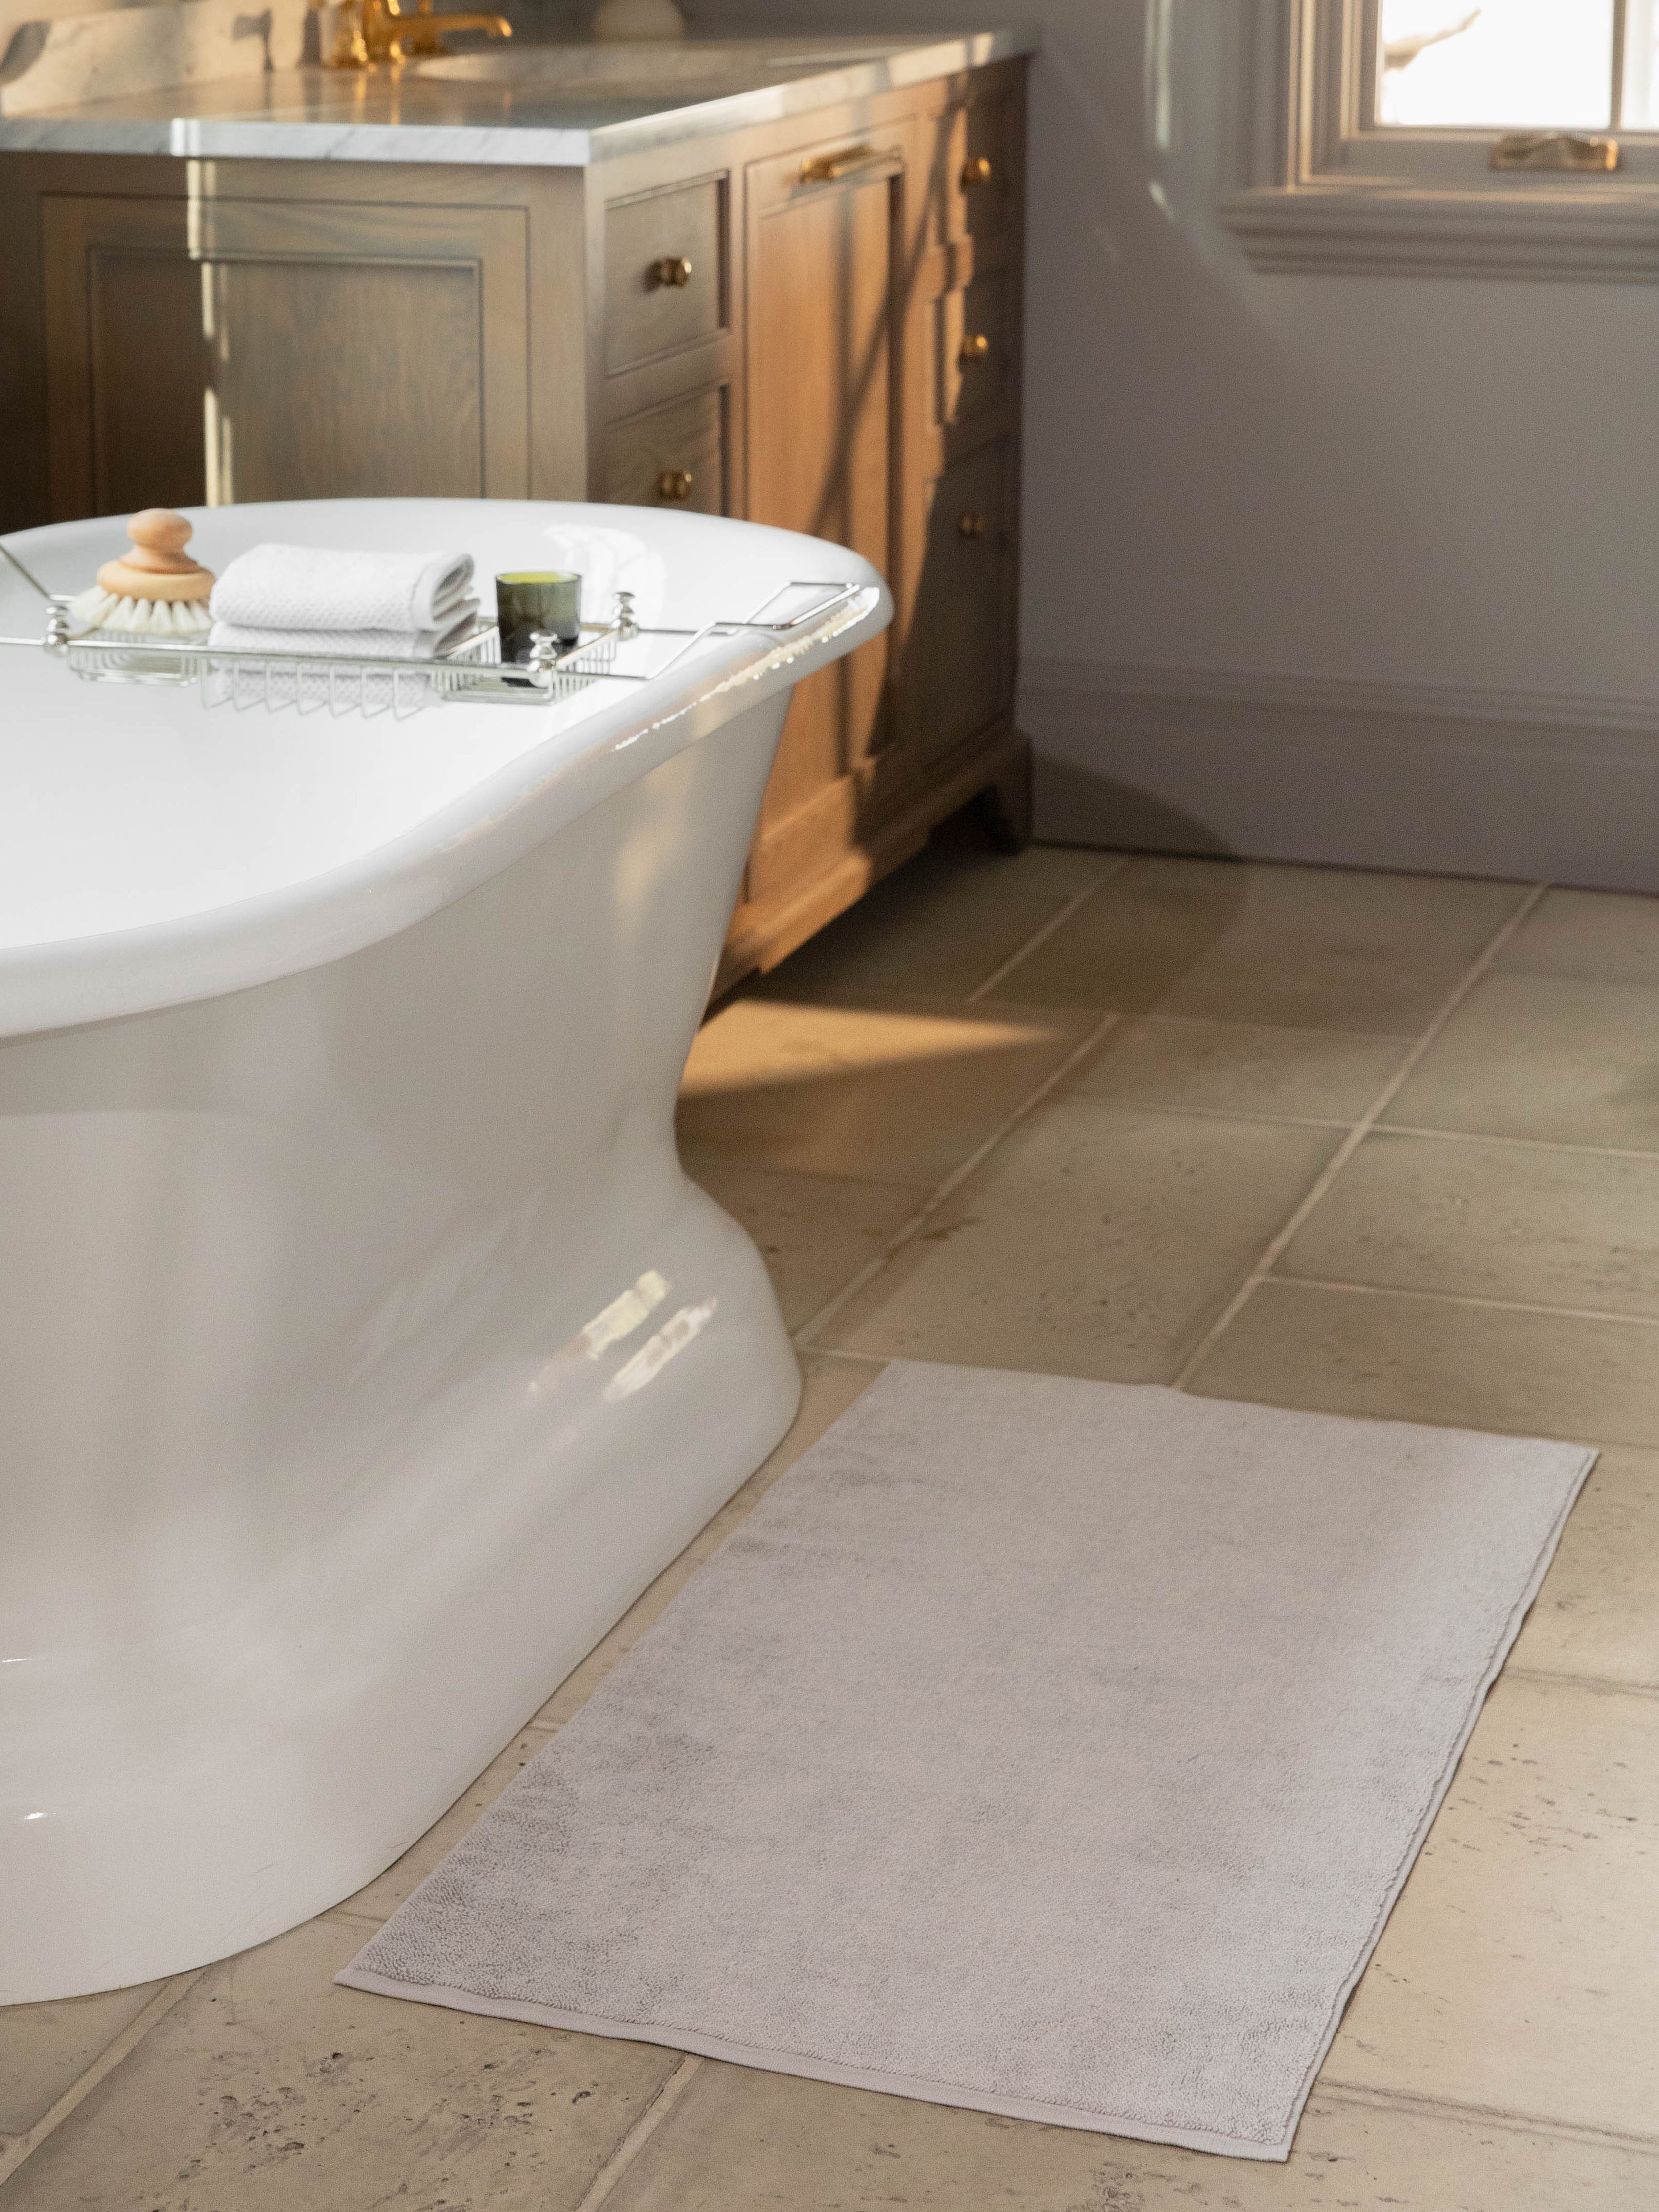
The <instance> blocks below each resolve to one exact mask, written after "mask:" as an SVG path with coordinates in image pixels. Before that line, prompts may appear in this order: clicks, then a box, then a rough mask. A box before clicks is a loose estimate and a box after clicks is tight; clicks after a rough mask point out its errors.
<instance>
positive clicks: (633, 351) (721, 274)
mask: <svg viewBox="0 0 1659 2212" xmlns="http://www.w3.org/2000/svg"><path fill="white" fill-rule="evenodd" d="M723 190H724V187H723V186H722V185H721V184H720V182H719V181H718V180H717V179H708V181H706V182H704V183H702V184H697V185H683V186H681V187H680V188H679V189H678V191H659V192H650V193H647V194H646V195H644V196H643V197H640V198H637V199H629V200H613V201H612V202H611V204H610V206H609V207H608V208H607V209H606V210H605V368H606V369H607V370H608V371H609V372H611V374H613V375H614V374H616V373H617V371H618V370H620V369H624V368H634V367H635V366H636V365H637V364H638V363H639V362H645V361H650V360H652V359H653V358H654V357H655V356H657V355H659V354H665V353H669V352H672V351H675V350H677V349H678V348H679V347H681V346H686V345H695V344H696V343H697V341H698V340H699V339H700V338H708V337H713V336H714V334H715V333H716V332H717V331H720V330H723V329H724V328H725V327H726V313H727V311H726V275H725V270H724V268H723V267H722V261H723V256H722V253H721V246H722V243H723V240H724V234H725V228H726V226H725V221H724V217H723V212H722V208H721V197H722V193H723ZM675 259H684V260H686V261H689V262H690V264H691V275H690V279H689V281H688V282H687V283H684V284H683V285H679V284H664V283H659V281H658V280H657V277H656V276H655V274H654V271H655V268H656V264H658V263H659V261H663V260H675Z"/></svg>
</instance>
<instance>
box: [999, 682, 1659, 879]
mask: <svg viewBox="0 0 1659 2212" xmlns="http://www.w3.org/2000/svg"><path fill="white" fill-rule="evenodd" d="M1020 720H1021V725H1022V726H1023V727H1024V729H1025V730H1026V731H1027V732H1029V734H1030V737H1031V738H1032V740H1033V742H1034V745H1035V748H1036V763H1035V767H1036V790H1035V811H1036V835H1037V836H1039V837H1041V838H1045V839H1048V840H1051V841H1054V842H1060V843H1066V844H1079V845H1103V846H1111V847H1116V848H1126V847H1127V848H1133V849H1136V850H1139V851H1146V852H1165V853H1212V854H1237V855H1240V856H1242V857H1245V858H1249V859H1254V860H1306V861H1316V862H1323V863H1326V864H1330V865H1337V866H1350V867H1374V868H1401V869H1411V870H1420V871H1424V872H1431V873H1435V874H1450V875H1474V876H1499V877H1506V878H1521V879H1523V880H1526V881H1528V882H1540V881H1548V882H1552V883H1560V884H1582V885H1585V886H1589V887H1592V888H1595V889H1599V890H1635V891H1659V702H1652V701H1636V700H1620V699H1605V698H1602V699H1596V698H1577V699H1576V698H1568V697H1557V696H1542V695H1538V694H1533V693H1524V694H1523V693H1508V692H1475V691H1461V690H1449V689H1446V688H1443V687H1439V686H1432V685H1427V684H1359V683H1344V682H1340V681H1335V680H1328V679H1324V678H1311V677H1301V676H1263V675H1260V674H1255V673H1244V672H1236V671H1224V670H1208V669H1204V670H1188V669H1168V668H1140V667H1131V666H1126V665H1112V666H1098V665H1093V666H1091V665H1079V664H1074V663H1066V662H1054V661H1050V662H1042V661H1038V662H1035V663H1028V664H1027V665H1026V669H1025V671H1024V678H1023V680H1022V684H1021V689H1020Z"/></svg>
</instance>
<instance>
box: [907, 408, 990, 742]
mask: <svg viewBox="0 0 1659 2212" xmlns="http://www.w3.org/2000/svg"><path fill="white" fill-rule="evenodd" d="M1013 470H1014V454H1013V450H1012V447H1011V446H1010V445H1009V444H1008V443H1006V441H999V442H998V443H997V444H995V445H992V446H983V447H981V448H980V449H979V451H978V452H977V453H969V454H968V455H967V456H966V457H965V458H964V459H962V460H960V461H957V462H956V463H955V464H954V465H952V466H951V467H950V468H949V469H947V470H946V471H945V474H944V475H943V476H942V477H939V478H938V479H937V480H936V481H935V483H934V484H933V494H932V498H931V501H930V504H929V512H928V522H927V550H926V555H925V557H924V559H923V562H922V569H921V583H920V586H919V589H918V591H917V594H916V609H915V621H914V623H913V624H912V626H911V630H910V635H909V639H908V646H907V650H906V653H905V660H904V670H903V685H904V696H905V701H906V724H907V731H906V734H907V739H908V743H910V744H913V745H914V746H915V749H916V753H917V757H918V758H919V759H921V760H922V761H930V760H935V759H937V758H939V756H941V755H942V754H945V753H948V752H950V751H951V750H952V749H953V748H954V747H955V746H957V745H958V744H962V743H963V741H964V740H965V739H966V738H970V737H972V736H973V735H974V733H975V732H976V731H978V730H981V729H983V728H985V727H986V726H987V725H988V724H990V723H993V722H995V721H997V720H1000V719H1002V718H1005V717H1006V714H1007V713H1008V709H1009V706H1010V703H1011V701H1012V695H1013V676H1014V641H1015V635H1016V629H1015V623H1016V612H1017V609H1016V601H1015V592H1016V589H1017V585H1018V577H1017V574H1016V570H1015V564H1014V557H1013V556H1014V548H1013V539H1012V503H1013V495H1014V474H1013ZM964 523H966V524H969V525H970V526H973V525H978V526H979V527H975V528H972V529H971V531H964V528H963V525H964Z"/></svg>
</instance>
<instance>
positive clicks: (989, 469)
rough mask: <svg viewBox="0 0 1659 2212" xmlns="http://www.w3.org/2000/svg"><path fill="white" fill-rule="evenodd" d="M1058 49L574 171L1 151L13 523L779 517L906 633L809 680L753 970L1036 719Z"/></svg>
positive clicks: (1018, 820) (758, 906)
mask: <svg viewBox="0 0 1659 2212" xmlns="http://www.w3.org/2000/svg"><path fill="white" fill-rule="evenodd" d="M1023 229H1024V64H1023V63H1021V62H1018V61H1013V62H1004V63H1000V64H994V66H992V67H989V68H986V69H982V70H972V71H968V72H965V73H963V75H961V76H957V77H952V78H950V79H946V80H939V81H938V82H932V83H928V84H924V85H921V86H918V87H914V88H909V89H908V90H906V91H905V92H902V93H893V94H884V95H881V96H880V97H878V98H876V99H872V100H864V101H860V102H859V103H857V104H856V105H853V106H847V107H845V108H841V109H829V110H825V109H819V110H816V111H812V112H808V113H805V114H802V115H799V116H795V117H793V118H789V119H787V120H786V121H784V122H781V123H775V124H770V125H763V126H757V127H753V128H750V129H746V130H744V131H734V132H732V133H730V134H729V135H727V136H726V137H721V138H714V139H708V138H704V139H700V140H696V141H693V142H690V143H682V144H679V145H675V146H668V147H665V148H662V149H659V150H657V151H656V152H654V153H652V154H648V155H630V156H627V157H623V158H617V159H613V160H608V161H603V162H595V163H594V164H593V165H592V166H591V167H588V168H587V169H586V170H580V169H522V170H520V169H511V168H506V167H491V168H465V167H448V166H440V165H425V166H418V165H413V164H411V165H408V166H404V165H401V164H398V165H393V164H390V163H380V162H374V163H368V162H363V163H353V164H346V163H333V162H299V161H193V160H192V161H185V160H174V159H170V158H165V157H160V156H142V157H140V156H133V157H129V156H125V155H47V154H27V155H24V154H14V155H0V241H3V243H0V270H3V283H0V408H3V419H5V420H6V421H7V422H9V424H10V425H12V426H14V432H13V435H12V436H11V437H10V439H9V453H8V456H7V470H8V473H7V477H6V480H5V482H4V483H3V486H0V500H3V512H0V523H3V526H6V527H10V528H15V527H19V526H24V525H27V524H29V523H33V522H39V521H44V520H64V519H69V518H70V517H74V516H78V515H85V514H96V513H125V512H127V511H129V510H131V508H134V507H143V506H149V505H155V504H167V505H190V504H195V503H198V502H206V503H216V502H219V501H232V500H260V499H281V498H310V497H320V496H333V497H339V496H343V495H364V496H372V495H395V494H426V495H448V496H461V497H467V496H485V497H493V498H526V497H528V498H580V497H588V498H598V499H605V500H614V501H623V502H626V503H629V504H639V505H647V506H653V505H666V506H680V507H685V508H687V509H690V510H695V511H696V512H699V513H728V514H735V515H743V516H747V517H749V518H750V519H752V520H756V521H760V522H767V523H772V524H776V525H778V526H782V527H785V528H788V529H792V530H799V531H804V532H808V533H811V534H812V535H816V536H821V537H826V538H832V539H835V540H836V541H837V542H839V543H842V544H848V545H851V546H853V547H854V548H855V550H858V551H859V552H860V553H861V554H863V555H864V556H866V558H867V559H869V560H870V561H871V562H873V563H874V564H875V565H876V567H877V568H879V569H880V570H881V571H882V573H883V574H884V575H886V576H887V577H888V579H889V580H890V584H891V586H892V588H893V592H894V596H895V600H896V620H895V623H894V625H893V627H892V629H891V630H890V631H889V632H888V633H887V634H886V635H884V637H882V638H880V639H878V640H876V641H872V642H871V643H870V644H868V645H866V646H865V647H862V648H861V649H860V652H859V653H855V654H854V655H853V656H851V658H850V659H847V660H845V661H842V662H841V663H839V664H837V665H836V667H835V668H833V669H829V670H826V671H823V673H822V674H820V675H818V676H817V677H814V678H811V679H810V680H809V681H808V682H807V683H805V684H802V685H801V687H800V689H799V692H798V693H797V696H796V700H795V702H794V705H793V708H792V711H791V714H790V718H789V722H788V726H787V729H786V731H785V733H784V738H783V742H782V744H781V748H780V751H779V756H778V760H777V763H776V766H775V769H774V773H773V775H772V779H771V781H770V783H769V787H768V790H767V793H766V799H765V803H764V806H763V812H762V817H761V822H760V826H759V829H758V831H757V837H756V841H755V844H754V848H753V850H752V852H751V854H750V861H749V866H748V871H747V875H746V878H745V883H744V891H743V896H742V898H741V900H740V902H739V904H738V909H737V912H736V914H735V915H734V916H733V920H732V932H731V936H730V939H729V940H728V944H727V950H726V960H725V963H724V964H723V967H722V970H721V981H722V982H725V983H729V982H731V981H735V980H736V979H737V978H738V976H740V975H743V974H744V973H745V972H747V971H749V970H750V969H754V968H757V967H759V968H767V967H770V966H772V965H773V964H774V963H775V962H776V961H778V960H780V959H781V958H782V957H784V955H785V954H786V953H787V952H788V951H792V950H793V947H794V946H795V945H798V944H799V943H800V942H801V941H802V940H803V939H805V937H807V936H809V935H810V934H811V933H812V932H813V931H814V930H815V929H817V928H819V927H822V926H823V923H824V922H825V921H829V919H830V918H831V917H832V916H833V915H835V914H836V913H838V912H839V911H840V910H841V909H842V908H843V907H845V906H847V905H848V904H850V903H851V902H853V900H854V899H855V898H857V897H858V896H860V893H861V892H862V891H863V890H865V889H866V887H867V886H868V885H869V884H871V883H872V882H873V881H874V880H875V879H876V878H878V876H880V875H882V874H884V872H886V871H887V870H888V869H890V868H891V867H893V866H896V864H897V863H898V862H899V861H900V860H903V859H905V858H906V857H907V856H908V854H910V853H912V852H914V851H915V849H917V848H918V847H920V845H921V843H922V842H923V841H924V840H925V838H926V836H927V833H928V831H929V829H931V828H932V827H933V824H934V823H936V822H938V821H939V819H941V818H942V817H943V816H944V815H945V814H946V813H949V812H951V811H954V810H955V809H956V808H957V806H959V805H962V804H963V802H964V801H965V800H967V799H970V798H973V797H974V796H975V794H977V793H987V794H988V795H989V796H990V797H991V799H993V800H994V809H993V811H994V814H995V815H996V817H997V818H998V819H999V820H1000V823H1001V827H1002V829H1003V832H1004V834H1005V836H1006V837H1007V838H1008V839H1010V840H1011V841H1017V840H1018V837H1019V836H1021V835H1023V817H1024V806H1025V803H1026V800H1025V790H1026V759H1027V748H1026V747H1025V745H1024V743H1023V741H1022V740H1021V739H1019V738H1018V736H1017V734H1016V732H1015V731H1014V727H1013V722H1012V698H1013V679H1014V665H1015V640H1016V627H1015V625H1016V617H1017V605H1016V591H1017V575H1018V557H1017V541H1018V480H1019V479H1018V420H1019V368H1020V326H1021V289H1020V288H1021V273H1022V253H1021V246H1022V237H1023Z"/></svg>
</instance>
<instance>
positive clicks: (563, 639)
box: [495, 568, 582, 667]
mask: <svg viewBox="0 0 1659 2212" xmlns="http://www.w3.org/2000/svg"><path fill="white" fill-rule="evenodd" d="M581 595H582V580H581V578H580V576H578V575H573V574H571V573H570V572H569V571H568V570H567V569H562V568H520V569H515V570H513V572H512V573H511V574H507V575H505V576H497V577H496V579H495V627H496V629H497V630H498V631H499V632H500V634H501V660H502V663H503V665H505V664H506V663H507V662H510V661H516V662H518V664H519V665H520V666H521V667H522V666H523V665H525V664H526V662H527V661H528V660H529V659H530V650H531V640H532V637H533V636H534V635H535V634H536V632H537V631H538V630H543V631H545V632H546V634H547V635H549V636H550V637H556V638H557V639H558V641H559V650H560V651H561V652H562V653H564V652H568V650H569V648H570V647H572V646H573V645H577V644H580V641H581V634H582V626H581Z"/></svg>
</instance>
